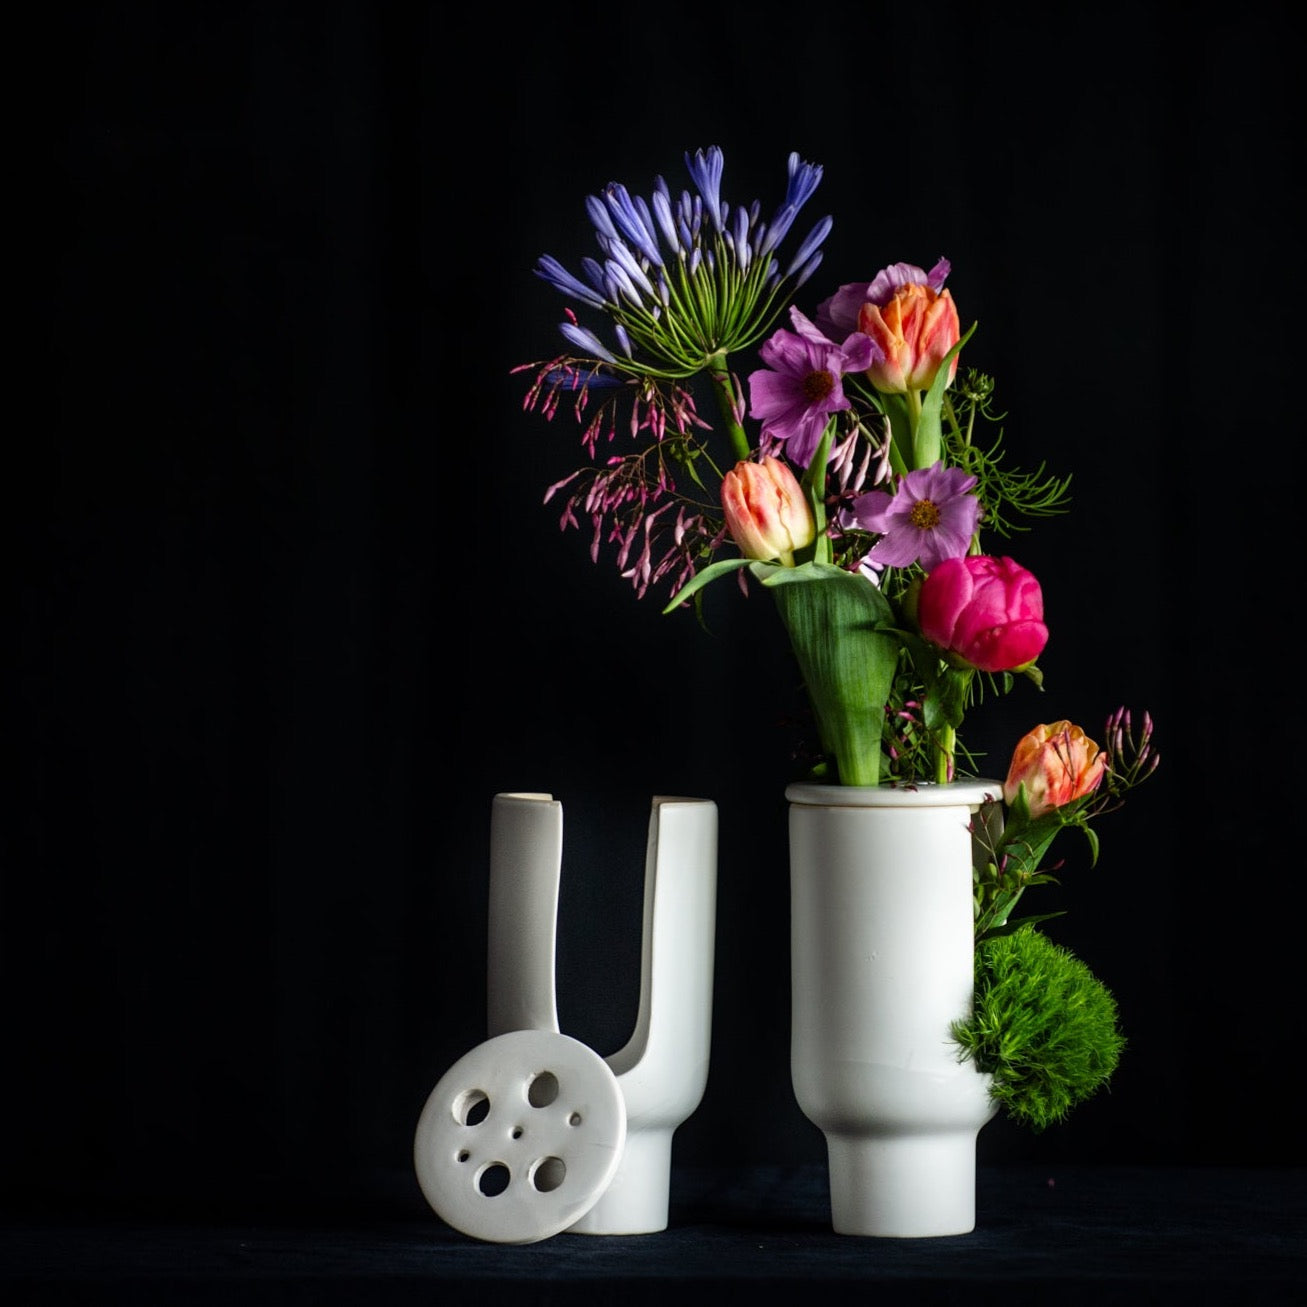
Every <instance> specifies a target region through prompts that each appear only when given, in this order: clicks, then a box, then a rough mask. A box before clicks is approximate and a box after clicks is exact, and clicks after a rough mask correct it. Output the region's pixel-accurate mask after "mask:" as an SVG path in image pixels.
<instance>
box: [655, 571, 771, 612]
mask: <svg viewBox="0 0 1307 1307" xmlns="http://www.w3.org/2000/svg"><path fill="white" fill-rule="evenodd" d="M752 561H753V560H752V559H750V558H722V559H719V560H718V561H717V562H715V563H710V564H709V565H708V566H707V567H705V568H704V569H703V571H702V572H700V573H698V574H697V575H696V576H694V577H693V578H692V579H691V580H689V581H687V582H686V583H685V584H684V585H683V586H682V587H681V588H680V589H679V590H678V591H677V592H676V593H675V594H674V595H673V596H672V599H671V602H670V603H669V604H668V605H667V607H666V608H664V609H663V615H664V616H666V615H667V614H668V613H670V612H671V611H672V610H673V609H674V608H679V607H680V606H681V605H682V604H683V603H684V602H685V601H686V600H687V599H689V598H690V596H691V595H693V594H695V593H696V592H697V591H699V590H702V589H703V587H704V586H706V585H707V584H708V582H709V581H715V580H716V579H717V578H718V577H719V576H725V575H726V573H727V572H738V571H739V570H740V568H742V567H748V566H749V564H750V563H751V562H752Z"/></svg>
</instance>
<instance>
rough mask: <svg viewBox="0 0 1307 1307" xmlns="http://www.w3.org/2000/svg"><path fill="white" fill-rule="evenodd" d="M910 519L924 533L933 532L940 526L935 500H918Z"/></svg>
mask: <svg viewBox="0 0 1307 1307" xmlns="http://www.w3.org/2000/svg"><path fill="white" fill-rule="evenodd" d="M908 517H909V519H910V520H911V522H912V525H913V526H915V527H917V528H919V529H920V530H922V531H933V530H934V529H935V528H936V527H937V526H938V525H939V509H938V508H937V507H936V506H935V501H934V500H933V499H918V500H917V501H916V503H914V504H913V505H912V512H911V513H909V514H908Z"/></svg>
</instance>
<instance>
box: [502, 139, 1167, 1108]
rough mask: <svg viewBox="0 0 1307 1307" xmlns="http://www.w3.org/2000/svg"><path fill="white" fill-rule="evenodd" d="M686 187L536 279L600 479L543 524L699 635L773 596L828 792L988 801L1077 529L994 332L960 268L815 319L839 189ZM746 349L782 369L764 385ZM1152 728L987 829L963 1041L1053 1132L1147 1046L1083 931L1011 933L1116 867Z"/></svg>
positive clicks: (800, 184)
mask: <svg viewBox="0 0 1307 1307" xmlns="http://www.w3.org/2000/svg"><path fill="white" fill-rule="evenodd" d="M685 164H686V167H687V170H688V173H689V176H690V180H691V183H692V189H689V188H687V189H684V190H682V191H681V192H680V194H679V196H676V195H673V192H672V190H671V188H670V187H669V186H668V184H667V183H666V181H665V180H664V179H663V178H661V177H658V178H656V179H655V182H654V185H653V189H652V192H651V194H650V195H649V198H648V199H646V198H644V197H643V196H640V195H635V194H632V193H631V192H630V191H628V190H627V188H626V187H625V186H624V185H622V184H620V183H617V182H613V183H610V184H609V185H608V186H606V187H605V188H604V189H603V190H602V192H601V193H600V194H598V195H595V196H591V197H589V199H587V201H586V212H587V214H588V216H589V220H590V222H591V224H592V226H593V228H594V234H595V237H596V239H597V243H598V251H599V254H598V257H588V258H585V259H583V260H582V264H581V275H580V276H577V275H574V274H573V273H572V272H570V271H568V270H567V269H566V268H565V267H564V266H563V265H562V264H561V263H560V262H559V261H558V260H556V259H554V258H551V257H549V256H543V257H541V258H540V260H539V262H538V263H537V265H536V268H535V272H536V274H537V275H538V276H540V277H541V278H543V279H544V280H545V281H546V282H547V283H548V284H549V285H551V286H552V287H554V288H555V289H556V290H558V291H560V292H561V293H562V294H563V295H564V296H565V297H566V299H567V301H568V304H567V307H566V310H565V320H564V321H563V322H562V324H561V327H560V331H561V334H562V337H563V340H564V341H565V343H566V344H565V349H564V350H563V352H561V353H559V354H557V355H555V356H553V357H551V358H549V359H547V360H544V361H539V362H535V363H530V364H524V365H522V366H521V367H519V368H517V369H515V371H516V372H530V373H532V374H533V379H532V382H531V384H530V387H529V389H528V392H527V395H526V399H525V407H526V409H527V410H528V411H540V412H541V413H543V414H544V415H545V416H546V417H547V418H549V419H552V418H554V417H555V416H556V415H557V414H558V413H559V411H560V410H561V409H563V408H564V407H567V408H570V411H571V413H572V414H573V416H574V417H575V419H576V420H577V423H578V425H579V427H580V429H581V444H582V447H583V449H584V451H585V453H586V455H587V457H588V462H587V463H586V464H585V465H584V466H582V467H580V468H579V469H578V470H576V471H574V472H572V473H571V474H570V475H569V476H567V477H566V478H564V479H563V480H562V481H559V482H557V483H556V484H554V485H552V486H549V487H548V488H547V491H546V494H545V501H546V502H551V501H557V502H559V503H561V505H562V514H561V526H562V528H563V529H574V528H580V527H581V526H582V524H583V523H584V524H586V525H588V527H589V529H590V531H591V545H590V553H591V557H592V559H593V560H595V561H597V560H598V559H599V557H600V554H601V553H602V552H603V551H604V549H605V548H607V549H609V550H611V551H612V553H613V557H614V561H615V562H616V565H617V567H618V568H619V569H620V571H621V574H622V575H623V576H624V577H625V578H626V579H627V580H629V581H630V583H631V585H632V587H633V588H634V591H635V594H636V595H637V596H638V597H640V598H644V597H645V596H647V595H649V594H650V593H651V592H655V591H661V592H662V593H663V601H662V611H663V613H664V614H670V613H673V612H676V611H682V610H690V611H697V612H699V613H700V615H702V598H703V593H704V588H705V587H706V586H708V585H709V584H710V583H712V582H714V581H716V580H719V579H721V578H724V577H726V576H734V577H735V579H736V583H737V584H738V585H739V586H740V588H741V589H742V590H743V591H744V592H745V594H748V593H750V591H751V589H752V588H753V587H755V586H756V587H757V588H758V589H759V590H760V591H761V592H763V593H766V594H769V595H770V596H771V598H772V599H773V601H774V603H775V607H776V611H777V613H778V615H779V618H780V622H781V625H782V627H783V629H784V631H785V633H786V635H787V637H788V641H789V645H790V648H791V650H792V652H793V654H794V657H795V660H796V662H797V665H798V669H799V672H800V674H801V676H802V680H803V685H804V689H805V691H806V695H807V699H808V702H809V704H810V706H811V710H812V735H813V739H812V740H811V741H810V742H809V748H808V753H809V756H810V757H811V758H812V762H811V765H810V767H809V770H808V775H807V776H806V779H810V780H819V781H824V782H825V783H829V784H838V785H856V786H868V785H897V786H914V785H923V784H939V783H946V782H948V781H951V780H954V779H958V778H962V777H965V776H973V775H975V774H976V771H975V768H976V761H977V760H976V759H975V757H974V756H973V755H972V754H971V753H969V752H968V750H967V749H966V747H965V745H964V743H963V741H962V738H961V735H960V731H961V728H962V726H963V723H964V720H965V718H966V716H967V713H968V712H969V711H970V710H971V709H972V708H973V707H975V706H976V705H977V704H979V703H980V702H981V701H982V700H984V699H986V698H989V697H995V696H1001V695H1006V694H1008V693H1010V692H1011V691H1012V690H1013V689H1014V688H1015V687H1016V686H1017V685H1018V684H1019V683H1021V682H1025V683H1028V684H1033V685H1034V686H1035V687H1039V686H1041V685H1042V674H1041V672H1040V670H1039V666H1038V659H1039V656H1040V654H1041V653H1042V651H1043V650H1044V648H1045V645H1046V643H1047V641H1048V638H1049V631H1048V628H1047V626H1046V625H1045V622H1044V604H1043V594H1042V591H1041V588H1040V584H1039V581H1038V580H1037V579H1036V577H1035V576H1034V575H1033V574H1032V573H1031V572H1030V571H1029V570H1027V569H1026V568H1025V567H1023V566H1022V565H1021V564H1020V563H1019V562H1018V561H1017V560H1016V558H1014V557H1013V556H1011V555H1010V554H1009V552H1008V548H1009V543H1008V542H1010V541H1011V540H1012V539H1013V538H1014V537H1015V536H1016V535H1017V533H1019V532H1021V531H1023V530H1027V529H1029V527H1030V525H1031V524H1032V523H1033V522H1034V521H1036V520H1038V519H1041V518H1046V517H1049V516H1051V515H1054V514H1057V513H1061V512H1064V511H1066V510H1067V508H1068V506H1069V502H1070V499H1069V487H1070V478H1069V477H1060V476H1056V475H1052V474H1050V473H1048V472H1047V471H1046V469H1045V466H1044V465H1043V464H1041V465H1040V466H1039V467H1038V468H1036V469H1035V470H1034V471H1021V470H1019V469H1014V468H1012V467H1010V466H1009V465H1008V463H1007V461H1006V458H1005V451H1004V449H1003V433H1002V428H1001V417H1000V415H999V414H998V413H997V412H996V410H995V407H994V394H995V384H994V380H993V378H992V377H991V376H989V375H988V374H986V373H985V372H982V371H980V370H979V369H976V368H972V367H969V366H968V367H963V366H961V364H960V356H961V352H962V350H963V348H964V347H965V346H966V345H968V343H969V342H970V340H971V338H972V337H973V335H974V333H975V331H976V327H975V325H972V326H971V327H969V328H968V329H967V330H965V331H963V329H962V325H961V319H960V315H959V311H958V307H957V305H956V303H955V301H954V299H953V296H952V292H951V290H950V288H949V287H948V285H947V282H948V279H949V276H950V274H951V271H952V269H951V266H950V264H949V262H948V260H947V259H944V258H941V259H939V260H938V261H937V262H936V263H935V264H934V265H933V266H932V267H930V268H929V269H925V268H922V267H918V266H916V265H915V264H910V263H904V262H900V263H892V264H889V265H887V266H885V267H884V268H882V269H881V270H880V271H878V272H877V273H876V274H875V275H874V276H873V277H872V279H871V280H870V281H865V282H848V283H844V284H841V285H839V286H837V287H836V288H835V290H834V291H833V293H831V294H829V295H827V296H826V297H825V298H823V299H820V300H819V301H818V302H817V303H816V304H815V306H814V307H812V308H811V311H810V315H809V314H807V313H805V312H803V311H802V310H801V309H800V308H799V307H798V304H797V303H796V300H797V296H798V292H799V291H800V290H801V289H803V288H804V287H805V286H806V285H807V284H808V283H809V281H810V280H811V278H812V276H813V274H814V273H815V272H816V270H817V268H818V267H819V265H820V264H821V261H822V255H823V251H822V246H823V243H824V242H825V240H826V238H827V236H828V235H829V233H830V231H831V229H832V219H831V217H829V216H826V217H822V218H820V219H819V220H818V221H816V222H815V223H813V224H812V225H811V226H810V227H808V228H807V230H806V232H805V233H804V234H803V235H802V236H801V237H800V238H799V239H797V241H792V240H791V235H792V233H793V232H794V229H795V225H796V222H797V220H798V218H799V215H800V213H801V211H802V210H803V209H804V208H805V206H806V205H807V204H808V202H809V200H810V199H811V198H812V196H813V194H814V193H815V192H816V190H817V188H818V186H819V184H820V181H821V178H822V168H821V167H820V166H819V165H816V164H812V163H807V162H804V161H802V160H801V159H800V158H799V156H798V155H797V154H791V155H790V156H789V160H788V168H787V175H786V187H785V193H784V197H783V199H782V200H781V201H780V203H779V204H778V205H777V206H776V208H775V209H774V210H773V211H771V212H770V214H766V213H765V212H764V210H763V208H762V206H761V204H760V203H758V202H756V201H755V202H754V203H752V204H751V205H749V206H747V207H746V206H738V205H737V206H733V205H731V204H730V203H728V202H726V201H725V200H724V199H723V198H722V177H723V166H724V159H723V154H722V151H721V150H720V149H718V148H715V147H714V148H710V149H707V150H698V151H696V152H695V153H694V154H692V155H691V154H688V153H687V154H686V156H685ZM791 245H792V246H793V248H792V251H791V252H788V253H787V252H786V251H787V250H788V249H789V247H790V246H791ZM587 320H588V321H587ZM783 320H784V325H780V324H782V321H783ZM589 323H593V324H594V325H589ZM600 330H603V331H604V335H602V336H601V335H600ZM749 351H756V356H757V361H758V363H759V364H760V366H758V367H756V368H752V369H751V370H749V371H748V372H747V375H745V376H743V377H742V376H741V373H740V371H738V370H737V369H738V368H739V367H740V362H739V360H740V358H741V356H746V357H747V352H749ZM704 391H706V393H707V394H708V395H711V396H712V400H711V401H710V402H711V403H712V404H713V405H714V406H715V417H716V422H715V423H714V422H712V421H710V420H709V419H708V418H706V417H705V416H704V412H703V410H704V408H705V405H704V403H703V399H704V395H703V393H701V392H704ZM619 438H620V439H621V441H622V442H623V443H622V444H621V445H619V444H618V441H619ZM991 542H992V543H991ZM1152 731H1153V725H1152V721H1151V719H1150V718H1149V716H1148V715H1147V714H1144V715H1143V718H1142V724H1141V726H1140V728H1139V729H1138V730H1137V731H1136V730H1135V728H1134V724H1133V722H1132V719H1131V714H1130V713H1129V712H1128V711H1127V710H1125V709H1124V708H1122V709H1119V710H1117V711H1116V712H1114V713H1112V714H1111V716H1110V717H1109V718H1108V719H1107V721H1106V724H1105V727H1104V731H1103V735H1102V741H1103V742H1102V744H1101V745H1100V744H1099V743H1097V742H1096V741H1094V740H1093V739H1091V738H1090V737H1089V736H1088V735H1086V733H1085V732H1084V731H1083V730H1082V729H1081V728H1080V727H1079V726H1077V725H1074V724H1072V723H1071V722H1068V721H1059V722H1054V723H1047V724H1040V725H1037V726H1035V727H1033V728H1032V729H1031V731H1030V732H1029V733H1028V734H1027V735H1026V736H1025V737H1024V738H1023V739H1022V740H1021V741H1020V742H1019V743H1018V744H1017V746H1016V749H1015V751H1014V753H1013V755H1012V760H1011V764H1010V767H1009V769H1008V771H1007V775H1006V780H1005V782H1004V785H1003V794H1002V798H1001V800H999V799H997V798H996V799H995V800H994V801H993V803H992V804H987V805H985V807H984V808H982V810H981V812H980V813H979V814H978V815H977V819H976V822H975V824H974V832H973V833H974V845H975V849H976V859H975V870H974V886H975V906H976V943H977V949H976V959H977V987H976V1007H975V1011H974V1012H973V1014H972V1015H971V1017H970V1018H969V1020H968V1021H966V1022H962V1023H959V1025H958V1027H957V1028H956V1029H955V1032H954V1033H955V1035H956V1037H957V1038H958V1042H959V1045H960V1048H961V1049H962V1050H963V1055H964V1056H970V1057H974V1058H975V1059H976V1060H977V1062H978V1064H980V1065H981V1066H982V1068H983V1069H985V1070H989V1071H991V1072H993V1073H994V1078H995V1085H996V1090H995V1092H996V1095H998V1096H999V1097H1000V1099H1001V1101H1003V1102H1004V1105H1005V1106H1006V1107H1007V1108H1008V1109H1009V1111H1010V1112H1011V1113H1012V1114H1013V1115H1014V1116H1016V1117H1018V1118H1020V1119H1022V1120H1025V1121H1026V1122H1028V1123H1029V1124H1031V1125H1033V1126H1034V1127H1036V1128H1042V1127H1043V1126H1044V1125H1046V1124H1048V1122H1049V1121H1052V1120H1058V1119H1061V1117H1062V1116H1064V1115H1065V1112H1066V1111H1067V1109H1068V1108H1069V1107H1070V1105H1071V1104H1072V1103H1074V1102H1076V1101H1079V1099H1081V1098H1083V1097H1085V1096H1087V1095H1088V1094H1089V1093H1092V1092H1093V1091H1094V1090H1095V1089H1097V1088H1098V1087H1099V1086H1100V1085H1102V1084H1104V1083H1105V1082H1106V1080H1107V1078H1108V1077H1109V1076H1110V1074H1111V1072H1112V1070H1113V1069H1114V1067H1115V1065H1116V1060H1117V1056H1118V1055H1119V1052H1120V1048H1121V1045H1122V1042H1123V1041H1122V1039H1121V1037H1120V1032H1119V1031H1118V1030H1117V1027H1116V1014H1115V1005H1114V1003H1113V1000H1112V999H1111V996H1110V994H1108V993H1107V992H1106V990H1104V989H1103V988H1102V986H1101V985H1100V984H1099V982H1097V981H1096V980H1095V979H1094V977H1093V976H1092V975H1091V974H1090V973H1088V971H1087V970H1086V969H1085V968H1084V967H1083V964H1080V963H1078V961H1076V960H1075V959H1070V958H1068V957H1067V956H1066V954H1065V951H1064V950H1059V949H1057V948H1056V947H1055V946H1054V945H1053V944H1052V943H1051V942H1050V941H1049V940H1048V939H1047V938H1046V937H1045V936H1044V935H1042V934H1041V933H1040V932H1039V931H1038V930H1037V929H1036V926H1037V923H1038V922H1040V921H1042V920H1045V919H1047V918H1048V917H1050V916H1055V915H1059V914H1056V913H1049V914H1043V915H1042V916H1035V917H1024V918H1016V917H1014V916H1013V912H1014V909H1015V908H1016V906H1017V902H1018V900H1019V899H1020V898H1021V897H1022V895H1023V894H1024V892H1025V890H1026V889H1028V888H1030V887H1032V886H1036V885H1041V884H1046V883H1050V882H1053V881H1054V879H1055V877H1054V872H1055V871H1056V870H1057V864H1054V865H1051V866H1050V865H1049V864H1047V863H1046V858H1047V855H1048V852H1049V848H1050V846H1051V844H1052V842H1053V840H1054V838H1055V837H1056V836H1057V835H1058V833H1059V832H1061V831H1062V830H1065V829H1068V828H1075V829H1078V830H1080V831H1081V832H1082V833H1083V834H1084V836H1085V837H1086V838H1087V839H1088V840H1089V843H1090V848H1091V856H1092V860H1094V861H1096V860H1097V856H1098V841H1097V836H1096V833H1095V831H1094V829H1093V823H1094V822H1095V821H1096V819H1098V818H1099V817H1101V816H1102V815H1104V814H1105V813H1107V812H1109V811H1111V810H1113V809H1114V808H1116V807H1118V806H1119V805H1120V803H1121V802H1122V801H1123V799H1124V797H1125V795H1126V793H1127V792H1128V791H1129V790H1131V789H1132V788H1133V787H1134V786H1136V785H1138V784H1139V783H1140V782H1141V781H1142V780H1144V779H1145V778H1146V777H1147V776H1149V775H1151V774H1152V772H1153V771H1154V769H1155V768H1156V766H1157V763H1158V756H1157V753H1156V751H1155V749H1154V747H1153V743H1152ZM1013 977H1016V978H1017V981H1016V982H1014V981H1013V980H1012V978H1013ZM1069 991H1074V994H1073V995H1072V996H1070V997H1069V996H1068V993H1069ZM1032 995H1034V996H1036V997H1037V998H1038V1001H1039V1004H1042V1008H1043V1015H1042V1016H1040V1017H1039V1018H1038V1019H1036V1020H1033V1021H1032V1020H1029V1019H1028V1018H1029V1004H1030V1000H1031V997H1032ZM1041 995H1042V997H1039V996H1041ZM1075 1012H1081V1013H1086V1014H1088V1017H1087V1019H1086V1021H1084V1022H1082V1024H1081V1026H1080V1027H1079V1029H1080V1031H1081V1033H1082V1034H1083V1036H1084V1038H1083V1039H1082V1040H1080V1041H1079V1042H1077V1038H1076V1029H1077V1027H1076V1026H1075V1024H1074V1022H1071V1023H1068V1018H1067V1014H1068V1013H1075ZM1021 1013H1025V1016H1023V1017H1019V1014H1021ZM1018 1027H1019V1028H1020V1031H1018ZM1053 1027H1056V1030H1055V1031H1053Z"/></svg>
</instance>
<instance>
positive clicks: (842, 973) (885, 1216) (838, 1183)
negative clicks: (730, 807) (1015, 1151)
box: [785, 781, 1002, 1238]
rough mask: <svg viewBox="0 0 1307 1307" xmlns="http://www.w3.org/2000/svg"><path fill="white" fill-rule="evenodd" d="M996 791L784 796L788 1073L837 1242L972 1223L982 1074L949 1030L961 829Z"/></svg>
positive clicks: (960, 998)
mask: <svg viewBox="0 0 1307 1307" xmlns="http://www.w3.org/2000/svg"><path fill="white" fill-rule="evenodd" d="M1001 789H1002V787H1001V785H1000V784H999V783H998V782H997V781H966V782H958V783H956V784H951V785H920V786H917V787H915V788H897V787H891V786H878V787H866V788H862V787H856V786H838V785H808V784H796V785H791V786H790V787H789V788H788V789H787V790H786V792H785V794H786V798H787V799H788V800H789V803H790V886H791V926H790V930H791V994H792V1014H791V1015H792V1035H791V1075H792V1080H793V1085H794V1092H795V1097H796V1098H797V1100H798V1103H799V1106H800V1108H801V1109H802V1110H803V1113H804V1115H805V1116H806V1117H807V1118H808V1119H809V1120H810V1121H811V1122H812V1123H813V1124H814V1125H816V1126H818V1127H819V1128H820V1129H821V1131H822V1132H823V1134H824V1135H825V1136H826V1149H827V1157H828V1161H829V1166H830V1203H831V1224H832V1226H833V1227H834V1230H835V1232H836V1233H837V1234H850V1235H880V1236H890V1237H902V1238H920V1237H927V1236H937V1235H952V1234H966V1233H968V1232H969V1231H971V1230H972V1229H974V1228H975V1223H976V1141H977V1136H978V1135H979V1132H980V1130H981V1128H982V1127H983V1126H984V1125H985V1124H986V1122H988V1121H989V1120H990V1119H991V1118H992V1117H993V1116H994V1114H995V1110H996V1109H995V1106H994V1104H993V1102H992V1101H991V1099H990V1095H989V1088H990V1078H989V1077H988V1076H987V1075H985V1074H983V1073H981V1072H980V1071H978V1070H977V1069H976V1066H975V1064H974V1063H973V1062H970V1061H967V1062H964V1061H961V1060H959V1053H960V1050H959V1047H958V1045H957V1044H956V1042H955V1041H954V1040H953V1038H952V1035H951V1033H950V1027H951V1025H952V1023H953V1022H955V1021H957V1020H959V1019H962V1018H964V1017H966V1016H967V1014H968V1013H969V1012H970V1010H971V1002H972V995H973V992H974V974H973V965H974V942H973V941H974V929H975V926H974V908H973V894H972V854H971V842H972V837H971V832H970V826H971V823H972V819H973V817H974V815H975V814H976V813H977V812H978V811H979V809H980V806H981V804H982V802H983V801H984V800H985V798H986V797H995V798H997V797H999V796H1000V795H1001Z"/></svg>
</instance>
